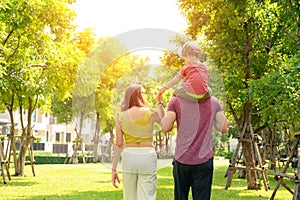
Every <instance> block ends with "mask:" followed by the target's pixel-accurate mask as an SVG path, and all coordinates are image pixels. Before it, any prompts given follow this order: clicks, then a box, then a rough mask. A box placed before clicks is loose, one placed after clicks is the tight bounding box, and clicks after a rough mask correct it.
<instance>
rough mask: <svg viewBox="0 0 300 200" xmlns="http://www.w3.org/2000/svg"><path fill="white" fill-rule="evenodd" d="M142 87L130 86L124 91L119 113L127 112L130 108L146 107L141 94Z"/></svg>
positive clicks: (137, 85)
mask: <svg viewBox="0 0 300 200" xmlns="http://www.w3.org/2000/svg"><path fill="white" fill-rule="evenodd" d="M142 88H143V86H142V85H140V84H131V85H129V86H128V87H127V88H126V90H125V97H124V100H123V102H122V104H121V111H125V110H128V109H129V108H131V107H132V106H138V107H143V106H146V100H145V99H144V97H143V94H142Z"/></svg>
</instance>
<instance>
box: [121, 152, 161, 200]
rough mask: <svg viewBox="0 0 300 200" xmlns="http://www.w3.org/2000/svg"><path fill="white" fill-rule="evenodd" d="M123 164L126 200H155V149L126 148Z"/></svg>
mask: <svg viewBox="0 0 300 200" xmlns="http://www.w3.org/2000/svg"><path fill="white" fill-rule="evenodd" d="M122 163H123V169H122V170H123V172H122V173H123V188H124V190H123V197H124V200H155V199H156V183H157V175H156V166H157V156H156V152H155V150H154V148H152V147H128V148H125V149H124V153H123V162H122Z"/></svg>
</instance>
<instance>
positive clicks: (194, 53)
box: [181, 41, 201, 58]
mask: <svg viewBox="0 0 300 200" xmlns="http://www.w3.org/2000/svg"><path fill="white" fill-rule="evenodd" d="M181 56H182V57H184V58H187V57H196V58H200V56H201V49H200V47H199V45H198V43H197V42H196V41H188V42H186V43H185V44H184V45H183V46H182V50H181Z"/></svg>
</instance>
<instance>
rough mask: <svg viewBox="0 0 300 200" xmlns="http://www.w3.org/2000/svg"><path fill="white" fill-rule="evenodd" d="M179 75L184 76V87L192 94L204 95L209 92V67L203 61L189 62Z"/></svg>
mask: <svg viewBox="0 0 300 200" xmlns="http://www.w3.org/2000/svg"><path fill="white" fill-rule="evenodd" d="M177 76H179V77H180V78H183V79H184V81H183V89H184V90H185V91H186V92H188V93H192V94H198V95H204V94H206V93H207V92H208V80H209V69H208V67H207V66H206V65H205V64H203V63H189V64H187V65H185V66H183V67H182V68H181V69H180V70H179V72H178V73H177Z"/></svg>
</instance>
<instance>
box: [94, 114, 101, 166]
mask: <svg viewBox="0 0 300 200" xmlns="http://www.w3.org/2000/svg"><path fill="white" fill-rule="evenodd" d="M99 133H100V113H99V112H97V113H96V128H95V134H94V139H93V143H94V146H93V162H94V163H96V162H97V161H98V145H99V141H100V135H99Z"/></svg>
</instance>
